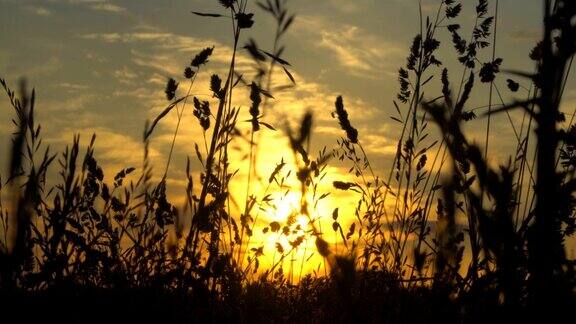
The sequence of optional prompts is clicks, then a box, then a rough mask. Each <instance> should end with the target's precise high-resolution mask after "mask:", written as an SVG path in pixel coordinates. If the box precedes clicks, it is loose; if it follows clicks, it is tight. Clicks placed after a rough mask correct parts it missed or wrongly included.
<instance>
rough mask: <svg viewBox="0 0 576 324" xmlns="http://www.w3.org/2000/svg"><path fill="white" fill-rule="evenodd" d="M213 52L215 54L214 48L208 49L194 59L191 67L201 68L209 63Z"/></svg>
mask: <svg viewBox="0 0 576 324" xmlns="http://www.w3.org/2000/svg"><path fill="white" fill-rule="evenodd" d="M213 52H214V46H212V47H206V48H205V49H203V50H202V51H201V52H200V53H198V54H197V55H196V56H195V57H194V58H193V59H192V62H190V65H191V66H192V67H196V68H199V67H200V66H201V65H204V64H206V63H208V58H210V56H211V55H212V53H213Z"/></svg>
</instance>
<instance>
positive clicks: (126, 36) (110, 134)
mask: <svg viewBox="0 0 576 324" xmlns="http://www.w3.org/2000/svg"><path fill="white" fill-rule="evenodd" d="M438 3H439V1H436V0H423V1H422V10H423V15H425V16H426V15H430V16H432V15H435V13H436V9H437V6H438ZM463 3H464V12H463V15H462V16H461V17H459V18H458V19H459V22H460V23H461V24H462V25H463V28H464V30H465V31H467V32H465V33H464V35H469V30H470V25H472V24H473V19H474V16H473V10H474V6H475V3H476V1H471V0H464V1H463ZM491 3H495V1H491ZM249 6H251V7H250V8H251V11H253V12H254V13H255V21H256V23H255V25H254V27H253V28H252V29H249V30H246V31H245V32H244V37H243V38H242V40H241V44H244V43H245V42H246V41H247V40H248V39H249V38H254V39H255V40H256V42H257V43H258V44H259V46H260V47H261V48H263V49H267V50H270V51H271V48H272V41H273V30H274V26H273V21H272V20H271V19H270V17H268V16H267V15H266V14H265V13H263V11H262V10H260V9H259V8H257V7H256V6H255V5H254V3H251V4H250V5H249ZM288 6H289V9H290V10H291V12H293V13H295V14H296V17H297V18H296V21H295V23H294V25H293V26H292V28H291V29H290V31H289V33H288V35H287V36H286V37H285V38H284V39H283V40H282V43H283V44H284V45H285V46H286V51H285V53H284V54H283V58H284V59H286V60H287V61H289V62H290V63H291V68H290V71H291V72H292V73H293V75H294V76H295V78H296V83H297V85H296V88H295V89H292V90H287V91H283V92H280V93H274V94H273V95H274V96H275V100H272V102H271V108H270V110H269V111H268V112H267V115H266V117H265V121H267V122H269V123H270V124H272V125H275V126H277V129H278V131H276V132H273V131H270V130H263V132H264V133H263V135H262V136H263V137H264V138H265V139H266V140H265V141H264V142H263V143H262V148H261V153H262V154H261V156H260V159H261V161H262V162H261V165H259V170H260V171H261V172H262V175H263V177H267V176H268V173H269V170H271V168H273V167H274V165H275V164H276V163H278V162H279V161H280V160H281V159H282V158H284V159H285V160H287V161H291V159H292V155H291V152H290V151H289V149H288V146H287V141H286V138H285V135H284V134H283V132H282V129H283V126H284V124H283V123H284V120H289V121H292V122H296V121H297V120H298V119H299V118H300V116H302V115H303V114H304V113H305V112H306V111H307V110H312V111H313V112H314V113H315V119H316V124H315V125H316V127H315V129H314V133H313V145H314V150H313V151H317V150H319V149H321V148H322V147H323V146H327V147H328V148H329V149H331V148H333V147H335V145H336V140H337V139H338V138H339V137H340V136H342V135H343V133H342V131H341V130H340V129H339V127H338V124H337V121H336V120H334V119H332V118H331V116H330V113H331V112H332V111H333V109H334V108H333V107H334V101H335V98H336V96H337V95H340V94H341V95H343V96H344V98H345V103H346V107H347V109H348V111H349V114H350V119H351V121H352V124H353V125H355V126H356V127H357V128H358V130H359V133H360V139H361V141H362V142H363V144H364V146H365V148H366V149H367V153H368V155H369V157H370V158H371V160H372V162H373V165H375V166H376V168H377V173H381V174H387V170H388V168H389V165H390V163H391V162H392V158H393V156H394V153H395V150H396V139H397V137H398V134H399V131H400V126H399V125H398V124H397V123H395V122H394V121H392V120H391V119H390V118H389V116H390V115H394V114H395V109H394V106H393V104H392V101H393V100H394V99H395V96H396V93H397V91H398V82H397V71H398V68H399V67H400V66H402V65H404V64H405V58H406V56H407V54H408V51H409V47H410V44H411V40H412V38H413V37H414V36H415V35H416V34H417V33H418V32H419V30H420V27H419V18H418V17H419V1H417V0H354V1H352V0H316V1H310V0H291V1H289V2H288ZM192 10H194V11H201V12H220V13H221V12H223V9H222V8H221V6H220V5H219V4H218V1H216V0H210V1H209V0H0V44H1V45H0V77H2V78H4V79H7V81H9V83H10V84H12V85H14V86H15V85H16V84H17V80H18V79H19V78H20V77H25V78H26V79H27V80H28V81H29V84H30V85H31V86H33V87H35V88H36V90H37V93H38V95H37V102H38V104H37V111H38V119H39V122H40V123H41V124H42V126H43V132H44V133H43V134H44V137H45V141H46V142H47V143H49V144H50V145H52V146H54V148H55V149H58V148H62V147H63V145H65V144H68V143H70V142H71V140H72V138H73V134H75V133H79V134H81V135H82V139H83V143H84V144H86V143H87V142H88V140H89V136H90V135H91V134H92V133H93V132H95V133H97V136H98V137H97V141H96V147H97V150H96V152H97V153H96V155H97V157H98V158H99V159H100V161H101V162H102V164H103V165H104V166H105V170H110V171H108V176H109V177H112V176H113V174H114V173H115V172H117V171H119V170H120V169H122V168H124V167H128V166H135V167H140V166H141V163H142V150H143V148H142V140H141V138H142V131H143V127H144V122H145V121H146V120H147V119H153V118H154V117H155V116H156V115H157V114H158V113H159V112H160V111H161V110H162V109H163V108H164V107H165V106H166V104H167V101H166V99H165V96H164V93H163V92H164V86H165V83H166V80H167V78H168V77H174V78H176V79H177V80H179V81H181V82H182V84H181V88H185V87H187V86H186V82H185V79H184V78H183V76H182V71H183V69H184V67H185V66H186V65H187V64H188V63H189V61H190V59H191V58H192V57H194V55H195V54H196V53H198V52H199V51H200V50H201V49H203V48H205V47H210V46H215V49H214V56H213V57H212V58H211V60H210V63H209V64H208V66H207V68H206V69H205V70H204V71H203V72H201V75H200V76H199V80H198V81H197V82H196V84H195V86H194V88H193V94H195V95H197V96H199V97H201V98H202V97H204V99H209V97H210V95H209V93H210V92H209V82H208V80H209V77H210V75H211V74H212V73H218V74H220V75H221V76H222V77H225V72H226V66H227V64H228V63H229V60H230V54H231V46H232V43H231V42H232V35H231V27H230V24H229V22H228V21H227V20H225V19H220V20H218V19H209V18H204V17H198V16H195V15H193V14H191V13H190V12H191V11H192ZM490 12H491V13H492V14H493V12H494V7H491V8H490ZM540 21H541V1H539V0H501V1H500V7H499V17H498V34H497V35H498V39H497V48H496V55H497V57H502V58H503V59H504V63H503V68H504V69H509V70H523V71H531V69H532V68H533V66H532V63H531V61H530V59H529V58H528V53H529V51H530V49H531V48H532V47H533V46H534V44H535V43H536V42H537V40H538V38H539V35H540V29H539V25H540ZM439 38H440V40H441V41H442V49H441V51H440V56H439V58H440V60H441V61H443V62H444V63H445V64H446V66H448V67H449V70H450V77H451V80H452V81H454V83H456V82H457V81H459V80H460V77H461V74H462V67H461V66H460V65H458V64H457V63H456V60H455V57H454V54H453V49H452V44H451V42H450V39H449V34H448V33H447V32H446V31H442V32H441V33H440V37H439ZM491 55H492V53H491V51H485V52H483V53H481V54H480V57H481V58H482V59H481V60H482V61H488V60H489V58H490V57H491ZM251 64H252V63H251V60H250V59H249V57H248V55H247V53H246V52H245V51H242V52H241V53H240V57H239V66H238V69H239V70H241V71H250V69H251ZM278 72H279V73H277V74H276V75H275V78H274V83H275V84H277V85H283V84H290V80H289V79H288V78H287V77H286V75H285V74H284V73H280V72H281V71H278ZM435 74H436V75H437V77H439V75H440V71H435ZM507 77H508V76H504V75H501V76H499V77H498V78H497V80H496V85H497V87H498V88H499V90H500V92H501V93H502V95H503V98H504V100H508V99H510V98H511V96H512V94H511V93H510V92H509V91H508V90H507V88H506V78H507ZM517 81H522V80H517ZM571 85H573V82H572V83H571ZM488 87H489V85H486V84H478V85H477V87H476V88H475V92H474V94H473V97H472V101H471V103H470V106H471V107H468V108H474V107H479V106H484V105H486V104H487V103H488V102H487V101H488V100H487V93H488ZM567 89H570V90H568V91H567V93H566V100H565V103H566V106H565V109H566V111H572V109H573V108H575V106H576V91H575V90H574V87H570V86H569V87H568V88H567ZM182 91H183V90H182V89H181V92H182ZM428 91H430V93H425V96H426V97H429V98H434V97H437V96H438V95H439V92H438V89H437V88H435V86H432V87H431V88H430V89H429V90H428ZM516 95H517V96H519V97H522V98H523V97H525V96H526V92H525V91H524V92H523V90H521V91H520V92H518V94H516ZM235 96H236V100H235V102H234V104H235V105H236V106H241V107H242V109H243V110H244V111H246V110H247V109H248V108H247V107H248V106H247V105H248V104H249V97H248V91H247V89H243V90H240V91H238V92H237V95H235ZM494 101H495V102H498V101H499V99H495V100H494ZM472 106H473V107H472ZM8 108H9V106H8V101H7V100H6V99H5V98H3V99H2V100H0V138H1V139H2V141H3V142H2V143H1V144H0V160H4V159H5V156H6V155H7V151H8V147H9V146H8V143H9V140H8V137H7V136H8V135H9V134H10V133H11V132H12V124H11V123H10V116H11V113H12V112H11V111H10V110H9V109H8ZM404 108H405V109H407V107H404ZM189 112H190V110H189ZM511 118H512V121H513V123H516V124H515V125H516V126H518V125H519V123H520V118H521V115H515V114H512V115H511ZM183 122H184V124H183V128H182V130H181V132H180V135H179V137H178V140H177V145H176V154H175V157H174V160H173V161H174V162H173V166H172V169H171V171H170V173H169V185H170V184H171V185H172V187H171V188H172V190H171V195H173V197H174V199H175V201H181V199H180V197H181V191H180V190H182V188H183V187H184V185H185V180H184V179H185V177H184V165H185V158H186V156H187V155H190V156H192V157H195V153H194V149H193V147H194V146H193V144H192V143H193V142H194V141H196V142H198V144H199V145H200V147H202V146H203V145H201V144H202V143H203V139H202V132H201V130H200V128H199V126H198V125H197V122H196V120H195V119H194V117H193V116H191V114H190V113H189V114H188V115H186V117H185V118H184V121H183ZM175 124H176V114H175V112H173V113H171V115H169V116H168V117H167V118H166V119H165V120H163V121H162V122H161V125H160V126H159V128H158V129H157V130H156V133H155V134H154V136H153V138H152V158H153V161H154V162H155V165H156V166H157V167H156V175H157V176H158V173H160V172H161V171H160V170H161V169H162V166H163V165H164V164H165V160H166V155H167V152H168V149H169V144H170V142H171V139H172V134H173V132H174V127H175ZM241 127H242V128H243V129H249V124H248V123H244V124H243V125H241ZM485 127H486V126H485V120H484V119H479V120H476V121H473V122H471V123H470V124H468V125H467V128H468V130H469V131H470V134H472V136H473V137H475V138H477V139H478V141H479V142H480V143H482V142H483V132H484V130H485ZM492 129H493V130H492V134H493V137H492V139H491V141H492V142H491V145H490V152H491V157H492V158H491V161H492V162H493V163H496V162H505V161H506V159H507V158H508V156H509V155H512V154H514V152H513V151H512V150H513V149H514V148H515V146H516V143H515V139H514V136H515V135H514V127H512V126H511V125H510V121H509V119H508V118H507V117H506V116H505V115H501V116H498V117H496V119H495V120H494V123H493V124H492ZM239 145H240V144H239ZM245 153H246V152H245V149H244V150H242V148H240V151H238V152H237V153H236V154H235V155H234V158H236V161H235V162H234V163H235V164H233V167H234V168H240V169H241V172H240V173H239V174H238V176H237V177H236V180H235V181H236V182H234V183H233V190H232V193H233V194H234V193H236V195H238V198H239V199H240V200H243V199H244V197H243V196H242V195H245V184H244V182H243V181H242V180H244V179H245V173H242V168H243V167H245V165H246V164H245V162H244V163H242V162H240V160H241V158H242V156H243V154H245ZM2 165H3V166H4V165H6V164H5V163H2ZM195 166H196V168H199V164H195ZM348 168H349V165H345V164H341V163H339V162H338V161H333V162H331V163H330V167H329V169H328V171H329V175H328V178H329V179H347V180H353V178H351V177H350V175H348V174H347V170H348ZM199 171H200V170H199V169H196V170H194V172H196V173H197V172H199ZM4 172H5V170H2V173H4ZM324 190H325V191H329V190H331V189H330V188H329V187H327V188H324ZM333 197H339V196H338V193H334V194H333ZM296 200H297V199H296ZM334 200H336V199H333V200H332V201H331V202H327V203H326V206H324V207H323V208H324V209H323V211H331V210H332V208H333V206H335V205H336V202H335V201H334ZM348 200H349V201H347V200H340V201H339V202H338V205H339V206H341V207H342V204H344V205H345V206H348V208H350V206H353V205H354V202H355V201H356V200H355V199H348ZM345 206H344V207H342V208H346V207H345ZM329 216H330V215H329V214H328V215H326V217H329ZM267 217H269V218H272V219H273V218H274V217H273V216H270V215H268V216H267Z"/></svg>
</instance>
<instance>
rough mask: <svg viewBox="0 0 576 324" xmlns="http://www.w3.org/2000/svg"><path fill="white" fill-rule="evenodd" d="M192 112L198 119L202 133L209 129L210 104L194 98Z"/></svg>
mask: <svg viewBox="0 0 576 324" xmlns="http://www.w3.org/2000/svg"><path fill="white" fill-rule="evenodd" d="M193 101H194V112H193V115H194V117H196V119H198V122H199V123H200V126H201V127H202V129H203V130H204V131H206V130H208V129H209V128H210V115H211V112H210V102H208V101H200V100H198V98H196V97H194V100H193Z"/></svg>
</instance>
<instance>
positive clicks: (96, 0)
mask: <svg viewBox="0 0 576 324" xmlns="http://www.w3.org/2000/svg"><path fill="white" fill-rule="evenodd" d="M51 2H63V3H68V4H70V5H80V6H84V7H86V8H88V9H91V10H95V11H104V12H109V13H115V14H120V13H124V12H127V9H126V8H124V7H122V6H120V5H117V4H115V3H113V2H111V1H109V0H51Z"/></svg>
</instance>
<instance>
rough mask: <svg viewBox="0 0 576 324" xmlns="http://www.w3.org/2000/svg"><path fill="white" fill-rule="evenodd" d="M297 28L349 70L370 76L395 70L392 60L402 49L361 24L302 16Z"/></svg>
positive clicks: (376, 76) (356, 73) (352, 72)
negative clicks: (355, 24) (333, 21)
mask: <svg viewBox="0 0 576 324" xmlns="http://www.w3.org/2000/svg"><path fill="white" fill-rule="evenodd" d="M298 26H299V27H297V31H299V32H300V33H306V34H308V35H309V36H308V37H307V38H306V39H307V40H308V41H309V42H311V43H312V44H314V45H315V46H317V47H319V48H322V49H324V50H327V51H328V52H329V53H330V54H331V55H332V56H333V57H334V58H335V59H336V60H337V62H338V63H339V64H340V66H342V67H343V68H344V69H345V70H346V72H348V73H350V74H352V75H355V76H359V77H369V78H379V74H381V73H386V72H388V73H393V71H394V70H395V68H394V67H392V66H389V63H390V62H396V61H398V60H397V57H398V56H399V55H400V54H402V53H403V50H402V49H401V48H399V47H398V46H396V45H395V44H393V43H391V42H387V41H386V40H385V39H383V38H381V37H378V36H376V35H375V34H372V33H370V32H369V31H367V30H364V29H362V28H360V27H358V26H353V25H347V24H341V23H339V24H334V23H331V22H329V21H327V20H326V19H325V18H322V17H304V18H301V19H299V24H298Z"/></svg>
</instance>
